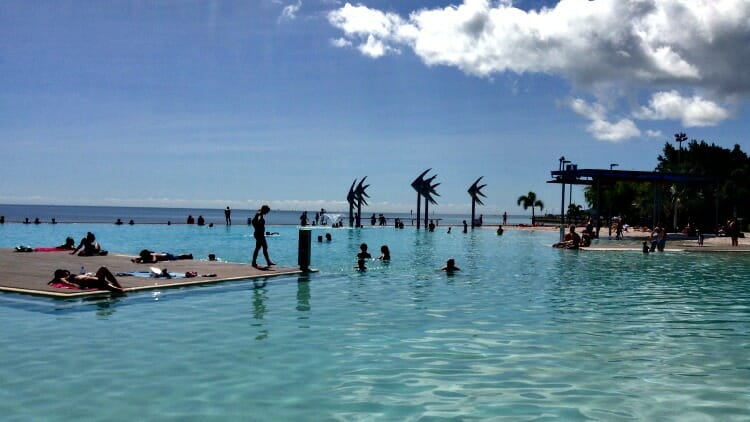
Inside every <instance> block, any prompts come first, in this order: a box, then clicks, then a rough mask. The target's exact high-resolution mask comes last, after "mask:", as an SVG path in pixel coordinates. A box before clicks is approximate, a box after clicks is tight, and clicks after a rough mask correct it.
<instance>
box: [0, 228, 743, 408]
mask: <svg viewBox="0 0 750 422" xmlns="http://www.w3.org/2000/svg"><path fill="white" fill-rule="evenodd" d="M269 229H270V230H274V231H278V232H280V235H279V236H276V237H271V238H269V246H270V253H271V258H272V259H274V260H275V261H276V262H278V263H279V264H282V265H290V266H294V265H295V264H296V259H297V229H296V228H294V227H281V226H279V227H271V228H269ZM456 229H457V227H454V230H453V233H451V234H447V233H446V232H445V230H446V228H445V227H440V228H438V230H437V231H436V232H434V233H426V232H424V231H421V232H417V231H415V230H413V229H405V230H396V229H393V228H391V227H387V228H365V229H361V230H350V229H338V230H335V229H327V230H328V231H330V233H332V235H333V241H332V242H330V243H327V242H323V243H318V242H317V241H316V238H317V235H318V234H321V235H322V234H323V233H325V232H326V230H324V229H316V230H314V231H313V245H312V246H313V257H312V262H313V267H315V268H318V269H319V270H320V272H319V273H316V274H311V275H309V276H294V277H283V278H276V279H268V280H265V281H239V282H230V283H226V284H221V285H215V286H200V287H192V288H184V289H167V290H161V291H151V292H143V293H134V294H129V295H127V296H125V297H122V298H112V299H105V300H87V301H81V300H70V301H60V300H48V299H42V298H36V297H29V296H23V295H16V294H0V320H2V321H3V322H4V328H3V330H2V333H3V334H2V336H0V361H2V362H3V365H2V369H0V380H2V386H3V388H1V389H0V414H2V415H3V419H4V420H44V419H48V420H82V419H86V420H89V419H97V420H113V419H114V420H126V419H127V420H144V419H180V420H183V419H184V420H206V419H217V420H232V419H234V420H237V419H242V420H274V421H275V420H363V419H367V420H388V421H390V420H432V419H469V420H471V419H475V420H486V419H503V420H506V419H507V420H540V419H541V420H543V419H561V420H608V421H609V420H680V421H685V420H721V421H725V420H747V419H748V418H750V410H749V409H750V394H749V393H748V391H750V390H749V389H748V380H749V379H750V360H749V358H748V356H750V354H749V353H748V352H750V293H749V292H750V257H746V256H744V255H742V254H712V253H700V254H699V253H692V254H689V253H663V254H650V255H645V256H644V255H642V254H641V253H636V252H610V251H608V252H582V251H581V252H577V251H562V250H556V249H553V248H550V247H549V245H550V244H551V243H553V242H554V240H555V238H556V236H557V235H556V233H548V232H526V231H513V230H508V231H506V232H505V234H504V235H503V236H497V235H495V233H494V232H493V231H492V230H489V229H484V230H475V231H474V232H471V233H468V234H463V233H461V232H460V230H456ZM87 230H91V231H93V232H94V233H96V235H97V239H98V240H99V241H100V242H101V243H102V246H103V247H104V248H106V249H109V250H110V251H114V252H124V253H136V252H137V251H138V250H140V249H142V248H144V247H147V248H150V249H154V250H157V251H167V252H172V253H182V252H192V253H194V254H195V255H196V257H204V256H207V255H208V253H216V254H217V256H219V257H220V258H222V259H225V260H229V261H238V262H249V253H250V248H251V246H252V235H251V232H250V229H249V228H248V227H247V226H239V225H238V226H232V227H224V226H216V227H213V228H210V229H209V228H207V227H197V226H160V225H149V226H146V225H141V226H139V225H136V226H132V227H130V226H126V227H123V226H113V225H68V224H58V225H54V226H53V225H42V226H25V225H20V224H10V225H9V224H6V225H4V226H0V246H2V247H12V246H16V245H19V244H27V245H31V246H52V245H56V244H60V243H62V241H63V240H64V238H65V236H68V235H74V237H75V238H76V239H79V238H80V237H82V236H83V235H84V234H85V232H86V231H87ZM362 242H366V243H368V245H369V246H370V251H371V253H372V254H373V256H375V257H377V256H378V255H379V253H378V252H379V247H380V245H381V244H388V245H389V247H390V249H391V255H392V261H391V263H389V264H385V263H382V262H378V261H372V262H369V263H368V266H369V269H368V271H366V272H361V273H360V272H357V271H354V269H353V266H354V265H355V263H356V262H355V261H356V260H355V255H356V253H357V250H358V247H359V244H360V243H362ZM448 257H454V258H456V261H457V265H458V266H459V267H461V271H460V272H458V273H456V274H454V275H448V274H445V273H443V272H441V271H437V268H439V267H440V266H442V265H443V264H444V262H445V260H446V259H447V258H448Z"/></svg>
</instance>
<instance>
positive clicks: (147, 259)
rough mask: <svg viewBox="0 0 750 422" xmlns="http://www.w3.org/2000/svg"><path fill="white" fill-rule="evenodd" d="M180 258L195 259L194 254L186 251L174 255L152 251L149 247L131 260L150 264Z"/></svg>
mask: <svg viewBox="0 0 750 422" xmlns="http://www.w3.org/2000/svg"><path fill="white" fill-rule="evenodd" d="M178 259H193V254H191V253H185V254H180V255H172V254H171V253H165V252H161V253H159V252H154V251H150V250H148V249H143V250H142V251H141V252H140V253H139V254H138V258H133V259H131V261H133V262H135V263H139V264H150V263H154V262H159V261H176V260H178Z"/></svg>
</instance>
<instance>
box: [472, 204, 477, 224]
mask: <svg viewBox="0 0 750 422" xmlns="http://www.w3.org/2000/svg"><path fill="white" fill-rule="evenodd" d="M476 204H477V202H476V201H475V200H473V199H472V200H471V228H472V229H473V228H474V216H475V215H476V214H475V209H476Z"/></svg>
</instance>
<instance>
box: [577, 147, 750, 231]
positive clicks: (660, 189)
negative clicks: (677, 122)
mask: <svg viewBox="0 0 750 422" xmlns="http://www.w3.org/2000/svg"><path fill="white" fill-rule="evenodd" d="M686 139H687V137H686V135H683V134H681V133H679V134H676V135H675V140H676V141H677V142H678V144H679V145H681V146H682V148H680V146H677V145H674V143H669V142H667V143H665V145H664V150H663V151H662V153H661V154H660V155H659V156H658V157H657V162H658V164H657V166H656V169H655V171H657V172H663V173H682V174H690V175H696V176H707V177H714V178H716V182H705V183H673V184H668V185H658V184H651V183H634V182H616V183H613V184H611V185H603V186H602V187H601V192H600V198H599V207H600V208H601V210H602V214H603V215H610V216H611V215H624V216H627V217H628V221H629V222H630V224H650V220H651V216H652V215H653V213H654V209H653V207H654V196H655V195H656V196H657V197H659V198H660V201H659V202H661V204H662V207H661V208H660V209H657V210H656V215H657V218H658V219H659V220H661V221H662V222H663V223H668V224H670V225H674V226H675V227H674V228H677V229H679V228H681V227H684V226H685V225H686V224H687V223H691V225H698V226H699V227H701V228H703V230H712V229H713V228H714V226H715V223H716V218H717V217H718V219H719V222H720V223H721V222H723V221H724V219H726V218H727V217H729V216H731V215H734V213H735V212H736V214H737V216H738V217H745V218H747V217H749V216H750V158H748V155H747V154H746V153H744V152H743V151H742V150H741V149H740V147H739V145H734V147H733V148H732V149H728V148H724V147H721V146H718V145H716V144H713V143H711V144H709V143H707V142H706V141H696V140H695V139H693V140H690V141H689V142H688V141H686ZM585 198H586V202H587V203H588V204H589V205H591V206H593V205H594V204H595V203H596V188H595V187H593V186H592V187H589V188H587V189H586V192H585ZM717 205H718V213H719V214H718V216H717V215H716V212H717ZM610 210H611V212H610Z"/></svg>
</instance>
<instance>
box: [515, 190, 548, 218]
mask: <svg viewBox="0 0 750 422" xmlns="http://www.w3.org/2000/svg"><path fill="white" fill-rule="evenodd" d="M518 205H521V206H523V209H524V210H527V209H529V207H531V225H532V226H533V225H534V219H535V218H536V216H535V215H534V209H535V208H536V207H539V211H540V212H541V211H542V210H543V209H544V202H542V201H541V200H539V199H536V194H535V193H534V192H529V193H527V194H526V195H521V196H519V197H518Z"/></svg>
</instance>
